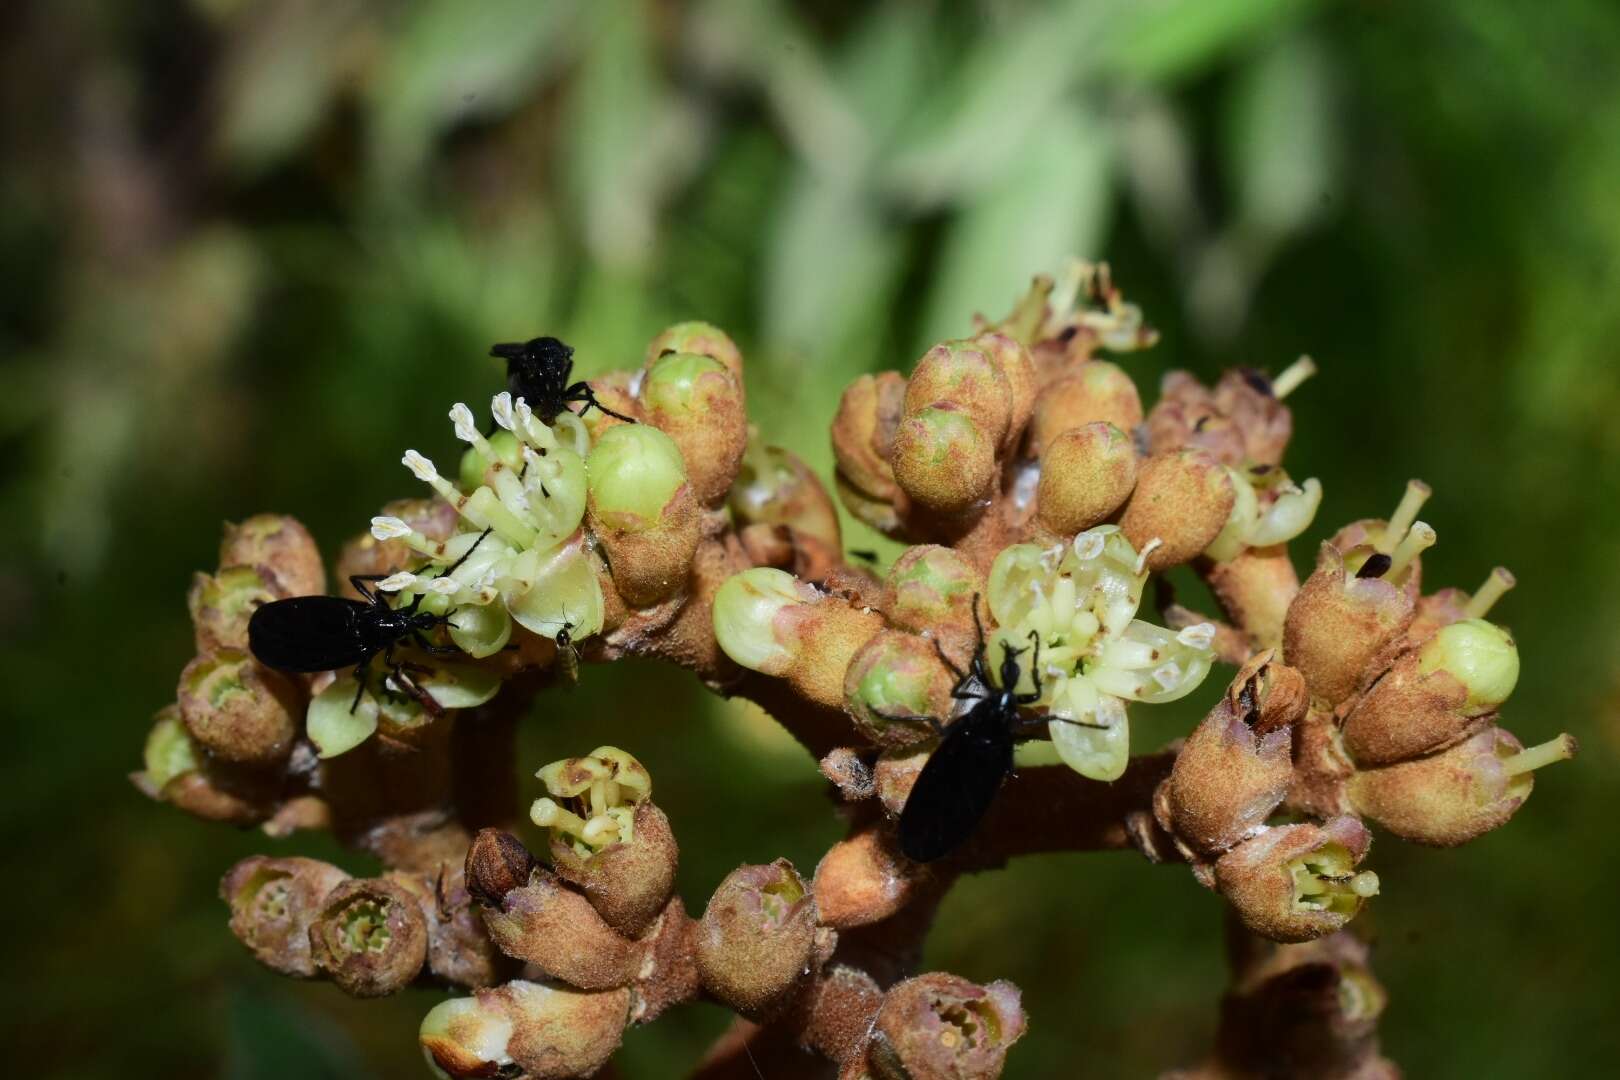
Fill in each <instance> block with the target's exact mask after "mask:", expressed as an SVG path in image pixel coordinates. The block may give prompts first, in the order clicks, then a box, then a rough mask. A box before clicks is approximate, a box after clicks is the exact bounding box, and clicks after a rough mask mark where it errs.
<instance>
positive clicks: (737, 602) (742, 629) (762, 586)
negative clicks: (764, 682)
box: [714, 566, 816, 675]
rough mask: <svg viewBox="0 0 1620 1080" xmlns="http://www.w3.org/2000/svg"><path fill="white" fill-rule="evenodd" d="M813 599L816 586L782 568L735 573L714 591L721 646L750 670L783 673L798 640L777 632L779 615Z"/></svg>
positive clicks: (732, 657)
mask: <svg viewBox="0 0 1620 1080" xmlns="http://www.w3.org/2000/svg"><path fill="white" fill-rule="evenodd" d="M815 599H816V593H815V590H814V589H811V588H810V587H809V586H808V585H804V584H802V583H801V582H800V581H799V580H798V579H797V578H795V577H794V576H793V575H792V574H789V573H787V572H786V571H783V570H776V569H773V568H772V567H768V566H756V567H754V568H753V569H751V570H744V571H743V572H742V573H740V574H733V575H732V576H731V577H729V578H727V579H726V581H725V582H724V583H723V584H722V585H721V586H720V588H719V590H718V591H717V592H716V593H715V595H714V635H715V638H716V640H717V641H718V642H719V643H720V649H721V651H722V652H724V653H725V654H726V655H727V656H729V657H731V659H732V660H734V661H736V662H737V663H739V664H741V665H742V666H743V667H745V668H748V669H749V670H750V671H761V672H764V673H765V674H767V675H780V674H782V673H784V672H785V671H786V670H787V669H788V668H789V667H790V666H791V665H792V663H793V655H794V652H795V651H796V644H797V642H796V641H795V640H794V639H793V638H792V637H789V636H779V634H778V632H777V629H776V617H777V615H778V613H780V612H781V611H782V610H783V609H784V608H787V607H790V606H793V605H797V604H808V603H812V602H814V601H815Z"/></svg>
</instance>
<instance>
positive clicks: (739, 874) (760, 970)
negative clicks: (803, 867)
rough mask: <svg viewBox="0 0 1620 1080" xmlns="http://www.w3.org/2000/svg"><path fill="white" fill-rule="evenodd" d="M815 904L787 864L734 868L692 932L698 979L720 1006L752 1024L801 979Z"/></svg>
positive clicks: (784, 998) (811, 944)
mask: <svg viewBox="0 0 1620 1080" xmlns="http://www.w3.org/2000/svg"><path fill="white" fill-rule="evenodd" d="M815 939H816V905H815V901H814V900H813V899H812V898H811V896H810V894H809V891H808V890H807V889H806V888H805V885H804V881H803V879H801V878H800V877H799V874H798V871H796V870H794V869H793V864H792V863H790V862H788V861H787V860H786V859H778V860H776V861H775V862H773V863H770V864H769V865H765V866H739V867H738V868H737V869H735V870H733V871H732V872H731V873H730V874H728V875H726V879H725V880H724V881H722V882H721V883H720V887H719V888H718V889H716V890H715V891H714V895H713V896H712V897H710V898H709V906H708V907H707V908H706V909H705V910H704V912H703V919H702V922H701V923H700V925H699V927H698V933H697V962H698V972H699V974H700V975H701V976H702V979H703V985H704V987H705V988H706V989H707V990H708V991H709V993H711V994H713V995H714V996H715V997H716V998H718V999H719V1000H720V1001H722V1002H724V1003H725V1004H726V1005H728V1006H730V1007H731V1008H733V1009H735V1010H736V1011H737V1012H739V1013H742V1014H743V1015H744V1016H747V1017H750V1018H755V1019H758V1018H760V1017H763V1016H766V1015H768V1014H770V1013H771V1012H772V1011H774V1010H775V1009H777V1008H779V1007H780V1006H782V1005H783V1004H785V1003H786V1001H787V999H788V998H789V997H790V996H791V994H792V992H793V990H794V989H795V988H796V987H797V986H798V985H799V983H800V981H801V980H802V979H803V978H804V977H805V975H806V972H807V969H808V966H809V962H810V957H811V953H812V951H813V950H814V948H815Z"/></svg>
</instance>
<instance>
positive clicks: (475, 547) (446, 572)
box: [439, 529, 489, 577]
mask: <svg viewBox="0 0 1620 1080" xmlns="http://www.w3.org/2000/svg"><path fill="white" fill-rule="evenodd" d="M488 535H489V529H485V530H484V531H483V532H481V533H479V534H478V539H476V540H474V541H473V542H472V547H470V548H468V549H467V550H466V551H464V552H462V554H461V558H459V559H457V560H456V561H455V562H453V563H451V564H450V565H449V566H447V567H446V568H445V570H444V572H443V573H442V574H440V575H439V576H440V577H449V576H450V575H451V574H453V573H455V572H456V571H457V570H460V569H461V564H462V563H464V562H466V561H467V557H468V556H469V555H471V554H472V553H473V552H475V551H477V550H478V545H479V544H482V543H483V542H484V537H486V536H488Z"/></svg>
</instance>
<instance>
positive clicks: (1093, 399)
mask: <svg viewBox="0 0 1620 1080" xmlns="http://www.w3.org/2000/svg"><path fill="white" fill-rule="evenodd" d="M1098 421H1102V422H1104V423H1109V424H1113V425H1114V426H1115V427H1117V428H1119V430H1121V431H1123V432H1125V433H1126V434H1127V435H1129V434H1130V433H1131V432H1133V431H1135V430H1136V426H1137V425H1138V424H1140V423H1141V422H1142V398H1141V396H1140V395H1139V394H1138V393H1137V392H1136V383H1135V382H1134V381H1132V379H1131V377H1130V376H1129V375H1127V374H1125V372H1124V370H1123V369H1121V368H1120V367H1119V366H1118V365H1117V364H1111V363H1109V362H1108V361H1106V360H1088V361H1086V362H1085V363H1084V364H1081V365H1080V367H1079V368H1078V369H1077V370H1075V371H1074V372H1073V373H1072V374H1068V375H1064V376H1063V377H1061V378H1058V379H1054V380H1053V381H1052V382H1050V383H1047V384H1046V385H1045V386H1044V387H1042V388H1041V391H1040V395H1039V397H1038V398H1037V399H1036V402H1035V415H1034V418H1033V419H1032V420H1031V421H1030V428H1029V450H1030V453H1031V454H1034V455H1035V456H1041V455H1044V454H1045V453H1046V448H1047V446H1048V445H1050V444H1051V442H1052V440H1054V439H1056V438H1057V437H1058V436H1059V435H1061V434H1063V433H1064V432H1065V431H1069V430H1071V429H1073V428H1077V427H1083V426H1084V425H1086V424H1090V423H1095V422H1098Z"/></svg>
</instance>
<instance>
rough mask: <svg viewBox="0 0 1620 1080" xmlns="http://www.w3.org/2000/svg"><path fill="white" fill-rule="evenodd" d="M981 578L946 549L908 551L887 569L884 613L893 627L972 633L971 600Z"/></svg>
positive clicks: (979, 590)
mask: <svg viewBox="0 0 1620 1080" xmlns="http://www.w3.org/2000/svg"><path fill="white" fill-rule="evenodd" d="M984 591H985V584H984V575H983V574H981V573H979V571H978V570H977V569H976V568H975V567H974V566H973V564H972V563H970V562H968V561H967V560H966V559H964V558H963V557H962V556H961V555H960V554H958V553H957V552H955V551H953V550H952V549H950V548H948V547H941V546H939V545H938V544H920V545H918V546H916V547H911V548H907V549H906V550H905V552H904V553H903V554H902V555H901V556H900V557H899V558H898V559H896V560H895V561H894V565H893V566H891V567H890V568H889V581H888V603H887V605H886V610H887V612H888V615H889V618H890V620H892V621H893V622H894V624H895V625H896V626H900V627H903V628H905V629H907V630H915V631H918V632H921V631H924V630H938V629H939V628H941V627H943V626H951V627H954V628H956V629H959V630H963V631H967V632H971V631H972V629H973V597H974V596H975V595H979V594H982V593H983V592H984Z"/></svg>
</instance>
